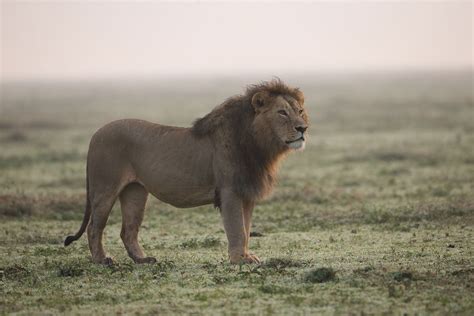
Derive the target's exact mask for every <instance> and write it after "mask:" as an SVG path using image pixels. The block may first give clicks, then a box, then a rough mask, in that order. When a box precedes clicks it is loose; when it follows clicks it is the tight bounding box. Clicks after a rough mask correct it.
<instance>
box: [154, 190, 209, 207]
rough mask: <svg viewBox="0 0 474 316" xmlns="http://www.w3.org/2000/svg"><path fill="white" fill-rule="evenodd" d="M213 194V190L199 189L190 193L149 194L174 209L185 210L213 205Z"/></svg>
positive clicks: (185, 191)
mask: <svg viewBox="0 0 474 316" xmlns="http://www.w3.org/2000/svg"><path fill="white" fill-rule="evenodd" d="M214 192H215V190H214V188H200V189H199V190H192V191H187V190H182V191H176V192H170V191H167V192H166V191H161V192H150V193H151V194H152V195H153V196H155V197H156V198H157V199H159V200H160V201H163V202H165V203H168V204H171V205H173V206H175V207H180V208H187V207H195V206H201V205H206V204H211V203H213V202H214Z"/></svg>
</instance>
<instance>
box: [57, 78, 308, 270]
mask: <svg viewBox="0 0 474 316" xmlns="http://www.w3.org/2000/svg"><path fill="white" fill-rule="evenodd" d="M303 103H304V96H303V93H302V92H301V91H300V90H299V89H297V88H291V87H289V86H287V85H285V84H284V83H283V82H282V81H280V80H272V81H270V82H263V83H261V84H258V85H251V86H249V87H248V88H247V91H246V93H245V94H244V95H239V96H234V97H232V98H230V99H228V100H227V101H225V102H224V103H223V104H221V105H220V106H218V107H216V108H215V109H214V110H213V111H211V112H210V113H209V114H207V115H206V116H204V117H203V118H200V119H198V120H196V121H195V123H194V125H193V126H192V127H191V128H183V127H172V126H164V125H159V124H153V123H150V122H146V121H141V120H130V119H127V120H120V121H115V122H112V123H109V124H107V125H105V126H104V127H102V128H101V129H99V130H98V131H97V132H96V133H95V134H94V136H93V137H92V139H91V142H90V146H89V153H88V156H87V205H86V210H85V214H84V219H83V222H82V225H81V228H80V229H79V231H78V232H77V234H76V235H74V236H68V237H67V238H66V240H65V241H64V244H65V246H67V245H69V244H70V243H72V242H73V241H75V240H77V239H79V238H80V237H81V235H82V234H83V233H84V231H85V229H86V227H87V226H88V225H89V226H88V229H87V237H88V239H89V248H90V251H91V253H92V260H93V261H94V262H96V263H103V264H112V259H111V258H109V257H107V256H106V253H105V251H104V248H103V246H102V233H103V231H104V228H105V224H106V223H107V218H108V217H109V214H110V211H111V209H112V206H113V204H114V202H115V201H116V199H117V197H118V198H119V199H120V203H121V208H122V231H121V233H120V236H121V238H122V240H123V243H124V244H125V248H126V249H127V252H128V254H129V256H130V257H131V258H132V259H133V260H134V261H135V263H153V262H156V259H155V258H153V257H145V254H144V253H143V250H142V249H141V247H140V245H139V244H138V240H137V237H138V230H139V228H140V225H141V223H142V220H143V214H144V209H145V203H146V201H147V197H148V194H149V193H151V194H152V195H154V196H155V197H157V198H158V199H160V200H161V201H163V202H166V203H169V204H171V205H173V206H176V207H181V208H187V207H194V206H199V205H205V204H210V203H214V204H215V205H216V206H217V207H219V208H220V210H221V215H222V219H223V223H224V229H225V232H226V234H227V239H228V250H229V257H230V262H231V263H238V262H246V263H259V262H260V259H259V258H258V257H257V256H255V255H253V254H251V253H250V252H249V249H248V244H249V237H250V225H251V219H252V210H253V207H254V205H255V203H256V202H257V201H259V200H260V199H262V198H263V197H264V196H266V195H267V194H268V193H269V192H270V191H271V189H272V186H273V184H274V180H275V175H276V169H277V163H278V161H279V160H280V159H281V158H282V157H283V156H284V155H285V154H286V153H287V152H289V151H290V149H295V150H297V149H303V148H304V146H305V132H306V129H307V127H308V117H307V115H306V112H305V109H304V108H303ZM89 220H90V223H89Z"/></svg>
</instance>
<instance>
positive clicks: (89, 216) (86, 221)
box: [64, 167, 91, 247]
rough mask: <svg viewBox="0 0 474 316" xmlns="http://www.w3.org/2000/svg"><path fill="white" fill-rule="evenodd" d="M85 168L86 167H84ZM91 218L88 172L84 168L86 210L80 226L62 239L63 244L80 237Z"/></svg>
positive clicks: (66, 244)
mask: <svg viewBox="0 0 474 316" xmlns="http://www.w3.org/2000/svg"><path fill="white" fill-rule="evenodd" d="M86 169H87V167H86ZM90 218H91V201H90V199H89V172H88V171H87V170H86V211H85V213H84V219H83V220H82V224H81V228H79V231H78V232H77V233H76V234H75V235H71V236H67V237H66V239H65V240H64V246H65V247H67V246H69V245H70V244H71V243H72V242H73V241H76V240H78V239H79V238H81V236H82V234H84V231H85V230H86V228H87V225H88V224H89V219H90Z"/></svg>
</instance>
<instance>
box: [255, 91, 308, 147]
mask: <svg viewBox="0 0 474 316" xmlns="http://www.w3.org/2000/svg"><path fill="white" fill-rule="evenodd" d="M252 104H253V105H254V107H255V110H256V114H257V115H256V116H255V119H254V124H255V125H257V126H259V130H262V129H266V130H269V131H271V133H272V134H273V135H272V136H273V137H276V138H277V139H278V140H279V141H280V144H281V146H282V147H285V148H288V149H294V150H303V149H304V147H305V143H306V136H307V135H306V130H307V128H308V116H307V114H306V111H305V109H304V107H303V105H301V104H299V103H298V101H297V100H295V99H294V98H292V97H290V96H281V95H279V96H276V97H275V96H270V95H268V94H265V93H264V92H260V93H257V94H256V95H255V96H254V97H253V99H252Z"/></svg>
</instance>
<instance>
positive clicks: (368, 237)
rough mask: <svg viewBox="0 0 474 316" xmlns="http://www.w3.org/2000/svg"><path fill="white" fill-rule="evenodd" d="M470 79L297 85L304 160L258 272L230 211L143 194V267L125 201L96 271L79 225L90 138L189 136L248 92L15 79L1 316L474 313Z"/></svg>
mask: <svg viewBox="0 0 474 316" xmlns="http://www.w3.org/2000/svg"><path fill="white" fill-rule="evenodd" d="M471 80H472V79H471V77H470V74H462V73H457V74H455V73H451V74H413V75H392V76H387V77H377V76H368V77H365V76H364V77H348V78H332V77H327V78H309V77H308V78H293V80H289V81H290V82H291V83H293V84H296V85H299V86H301V87H302V89H303V91H304V92H305V94H306V99H307V107H308V111H309V112H310V116H311V122H312V125H311V128H310V135H311V137H310V139H309V143H308V146H307V149H306V150H305V151H304V152H302V153H296V154H293V155H291V156H290V157H289V158H288V160H287V161H285V162H284V163H283V165H282V167H281V173H280V180H279V184H278V186H277V187H276V189H275V192H274V194H273V195H272V196H271V197H270V198H269V199H268V200H266V201H263V202H261V203H259V204H258V205H257V207H256V210H255V212H254V229H253V231H254V233H255V235H257V236H258V237H253V238H251V249H252V250H253V252H254V253H256V254H257V255H259V257H260V258H261V259H263V263H262V264H261V265H242V266H238V265H237V266H233V265H230V264H229V263H228V260H227V254H226V238H225V234H224V231H223V228H222V224H221V221H220V215H219V212H218V211H217V210H215V209H214V208H213V207H212V206H211V205H209V206H206V207H199V208H195V209H189V210H182V209H176V208H173V207H171V206H169V205H166V204H164V203H162V202H160V201H157V200H155V199H153V198H151V199H150V200H149V203H148V205H147V211H146V216H145V220H144V223H143V226H142V228H141V233H140V242H141V244H142V245H143V247H144V249H145V252H146V253H147V254H148V255H152V256H156V257H157V258H158V263H157V264H155V265H135V264H133V263H132V261H131V259H130V258H128V256H127V254H126V252H125V249H124V247H123V245H122V243H121V240H120V237H119V232H120V226H121V217H120V210H119V208H118V207H117V206H116V207H115V208H114V210H113V212H112V215H111V218H110V219H109V223H108V225H107V228H106V233H105V237H104V240H105V245H106V248H107V250H108V252H109V253H110V254H111V255H112V256H113V257H114V258H115V260H116V262H117V264H115V265H114V266H111V267H104V266H99V265H95V264H92V263H91V261H90V258H89V257H90V254H89V250H88V246H87V242H86V238H84V237H83V238H82V239H80V240H79V241H77V242H76V243H74V244H73V245H72V246H70V247H68V248H64V247H63V246H62V242H63V239H64V237H65V236H66V235H68V234H71V233H73V232H75V231H76V230H77V229H78V227H79V225H80V222H81V219H82V215H83V209H84V202H85V157H86V154H87V146H88V140H89V139H90V137H91V135H92V134H93V132H94V130H96V129H97V128H98V127H100V125H101V124H103V123H105V122H107V121H109V120H112V119H116V118H121V117H136V118H144V119H148V120H152V121H156V122H161V123H164V124H177V125H181V126H189V124H190V123H191V122H192V120H193V119H194V118H196V117H198V116H201V115H203V114H205V113H206V111H208V110H210V109H211V108H212V107H213V106H214V105H217V104H218V103H220V102H221V101H222V100H224V99H225V98H226V97H228V96H230V95H232V94H234V93H237V92H239V89H241V87H242V86H243V85H244V83H245V82H247V81H248V80H245V81H244V80H235V81H232V80H228V81H224V82H223V83H220V82H219V81H200V82H192V81H190V82H186V83H185V85H184V88H183V90H178V89H176V88H174V87H175V86H176V83H164V82H143V83H135V84H132V83H120V82H116V83H83V84H80V85H77V84H73V83H69V84H54V83H24V84H18V83H17V84H8V83H4V84H3V86H2V88H3V94H2V100H1V101H2V108H1V109H0V110H1V113H0V149H1V150H0V253H1V254H2V255H1V256H0V313H2V314H7V313H19V314H31V313H40V314H62V313H68V314H89V313H96V314H111V313H130V314H132V313H133V314H177V313H182V314H188V313H192V314H216V313H219V314H220V313H225V314H258V315H267V314H329V315H331V314H362V313H366V314H367V313H373V314H383V313H386V314H397V315H398V314H403V313H408V314H416V313H418V314H443V315H444V314H465V315H470V314H473V313H474V303H473V300H472V297H473V296H474V287H473V285H472V284H474V265H473V259H474V255H473V251H474V250H473V247H472V245H473V244H474V198H473V196H474V195H473V192H474V133H473V132H474V120H473V113H474V103H473V98H472V91H471V89H472V81H471Z"/></svg>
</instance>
